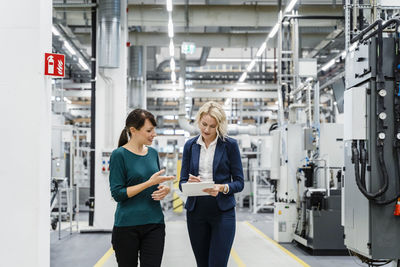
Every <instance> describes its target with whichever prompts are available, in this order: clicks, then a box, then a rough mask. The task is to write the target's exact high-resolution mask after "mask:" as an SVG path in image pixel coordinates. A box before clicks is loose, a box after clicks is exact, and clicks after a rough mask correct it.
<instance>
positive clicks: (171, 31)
mask: <svg viewBox="0 0 400 267" xmlns="http://www.w3.org/2000/svg"><path fill="white" fill-rule="evenodd" d="M168 36H169V38H173V37H174V24H173V23H172V18H171V16H170V17H169V20H168Z"/></svg>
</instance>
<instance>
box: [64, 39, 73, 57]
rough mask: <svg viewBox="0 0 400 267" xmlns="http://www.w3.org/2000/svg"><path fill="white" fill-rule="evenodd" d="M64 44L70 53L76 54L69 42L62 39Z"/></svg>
mask: <svg viewBox="0 0 400 267" xmlns="http://www.w3.org/2000/svg"><path fill="white" fill-rule="evenodd" d="M64 46H65V48H67V50H68V51H69V52H70V53H71V54H72V55H76V52H75V49H74V48H73V47H72V46H71V45H70V44H69V42H68V41H64Z"/></svg>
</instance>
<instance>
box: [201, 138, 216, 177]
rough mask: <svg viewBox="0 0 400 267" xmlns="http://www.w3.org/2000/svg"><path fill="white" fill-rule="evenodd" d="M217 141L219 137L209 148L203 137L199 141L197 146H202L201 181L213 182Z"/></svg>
mask: <svg viewBox="0 0 400 267" xmlns="http://www.w3.org/2000/svg"><path fill="white" fill-rule="evenodd" d="M217 141H218V136H217V137H216V138H215V140H214V141H212V142H211V143H210V145H209V146H208V148H207V147H206V144H205V143H204V141H203V138H202V137H201V135H200V136H199V138H198V139H197V144H199V145H200V146H201V149H200V158H199V176H200V179H201V181H210V182H211V181H213V178H214V177H213V162H214V154H215V148H216V147H217Z"/></svg>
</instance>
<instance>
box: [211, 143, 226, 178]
mask: <svg viewBox="0 0 400 267" xmlns="http://www.w3.org/2000/svg"><path fill="white" fill-rule="evenodd" d="M224 145H225V143H224V142H223V141H222V140H221V139H220V138H218V141H217V146H216V148H215V153H214V161H213V177H214V178H215V171H216V170H217V167H218V164H219V162H220V161H221V157H222V153H223V152H224Z"/></svg>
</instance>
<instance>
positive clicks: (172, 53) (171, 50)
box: [169, 39, 175, 57]
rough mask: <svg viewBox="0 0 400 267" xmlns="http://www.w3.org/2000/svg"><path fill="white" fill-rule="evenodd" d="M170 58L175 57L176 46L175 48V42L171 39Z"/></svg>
mask: <svg viewBox="0 0 400 267" xmlns="http://www.w3.org/2000/svg"><path fill="white" fill-rule="evenodd" d="M169 56H170V57H174V56H175V46H174V41H173V40H172V39H170V41H169Z"/></svg>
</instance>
